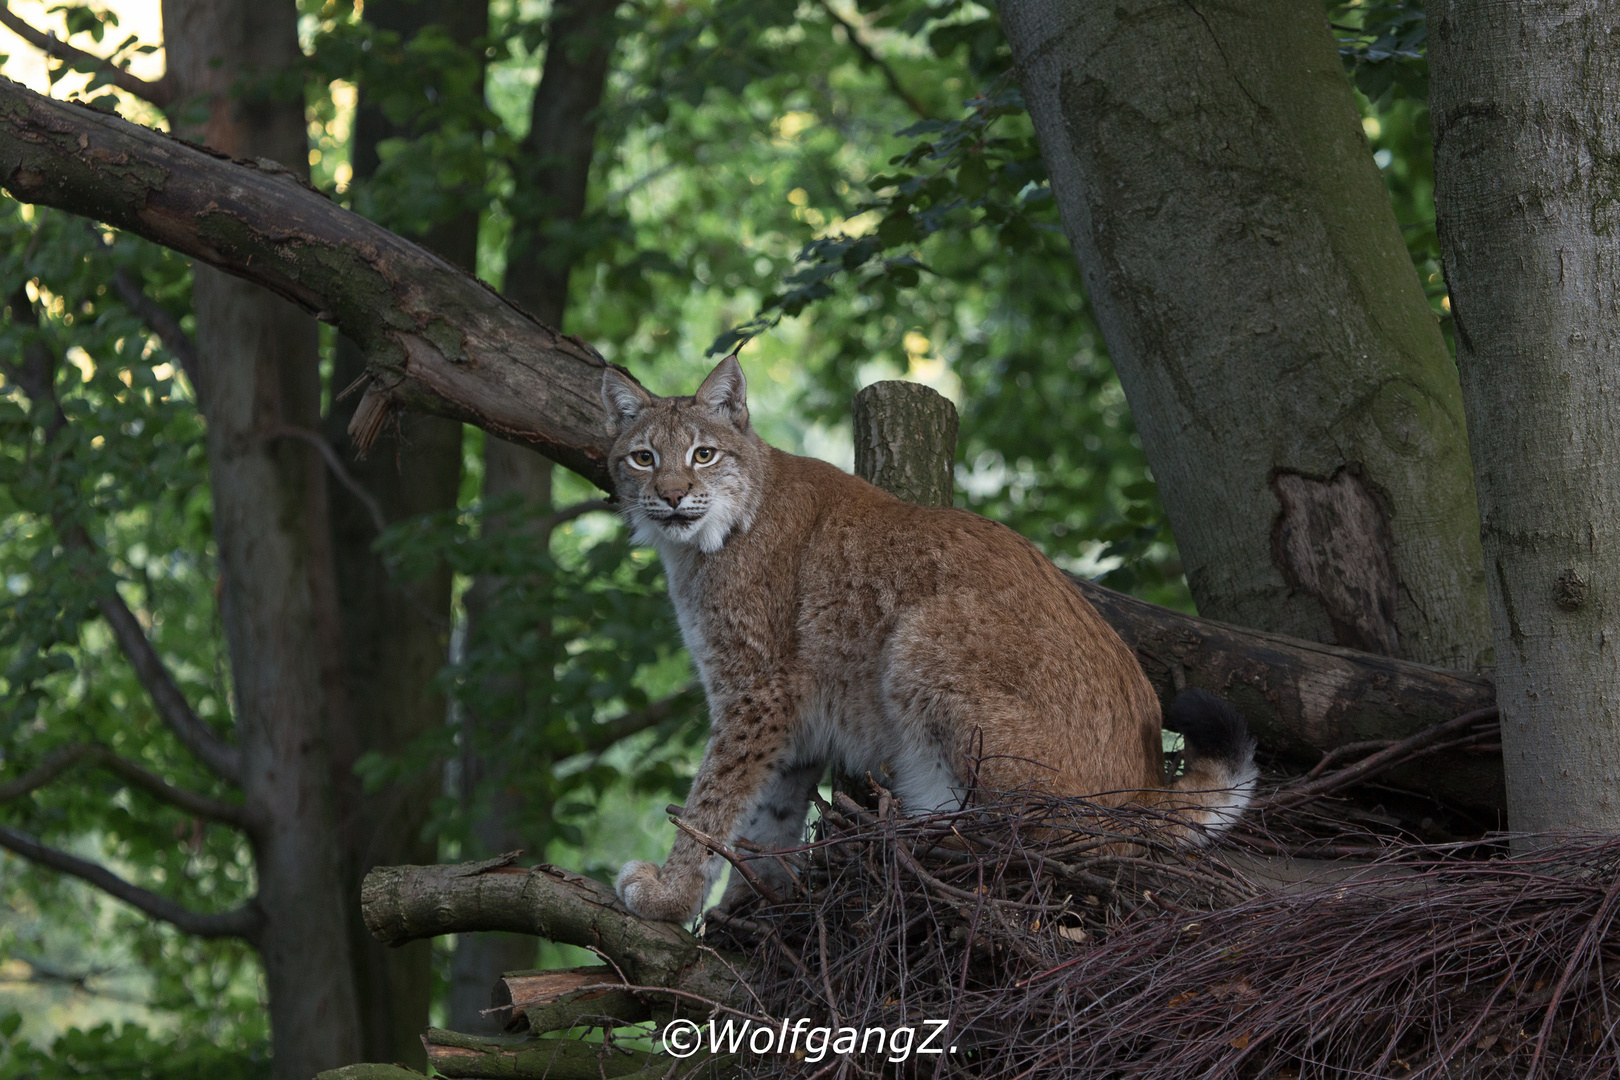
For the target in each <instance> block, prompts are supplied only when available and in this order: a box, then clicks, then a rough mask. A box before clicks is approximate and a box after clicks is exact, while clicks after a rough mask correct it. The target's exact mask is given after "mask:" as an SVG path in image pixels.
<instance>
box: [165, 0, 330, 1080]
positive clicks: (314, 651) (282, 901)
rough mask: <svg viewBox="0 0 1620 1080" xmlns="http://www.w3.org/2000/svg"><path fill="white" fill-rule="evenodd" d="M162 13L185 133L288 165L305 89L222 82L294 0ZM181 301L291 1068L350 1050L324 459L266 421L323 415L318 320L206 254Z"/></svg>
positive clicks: (311, 1067) (260, 52) (262, 46)
mask: <svg viewBox="0 0 1620 1080" xmlns="http://www.w3.org/2000/svg"><path fill="white" fill-rule="evenodd" d="M163 17H164V37H165V44H166V49H167V55H168V68H169V77H170V79H171V80H172V81H173V83H174V85H175V87H176V89H177V91H178V100H179V102H180V103H181V104H180V108H179V110H177V112H176V115H177V116H182V115H185V110H186V109H187V107H188V105H189V104H190V103H191V102H194V101H197V100H199V99H200V100H201V101H203V102H205V103H206V104H207V116H208V121H207V124H206V126H205V127H204V128H203V129H202V130H200V131H195V132H188V134H191V135H192V136H193V137H197V138H201V139H202V140H205V141H206V142H207V143H208V144H209V145H211V146H213V147H216V148H218V149H219V150H221V151H223V152H225V153H228V154H233V155H238V156H244V157H262V158H267V159H270V160H272V161H276V162H278V163H280V164H281V165H282V166H283V167H285V168H287V169H289V170H292V171H293V172H295V173H298V174H302V173H303V172H304V171H305V170H306V168H307V164H306V154H307V144H306V141H305V136H304V110H303V103H302V101H301V100H293V101H287V102H281V101H275V100H256V99H254V98H252V97H251V96H240V95H238V96H233V95H232V93H231V91H232V87H233V83H235V82H236V81H237V80H238V79H241V78H253V77H254V76H255V75H259V74H264V73H273V72H279V71H282V70H285V69H287V68H290V67H292V66H294V65H295V64H297V63H298V62H299V60H300V55H301V54H300V51H299V47H298V37H297V10H296V8H295V6H294V4H293V3H292V2H291V0H274V2H271V3H264V2H262V0H257V2H256V0H165V3H164V5H163ZM194 302H195V309H196V319H197V354H198V364H197V369H198V370H197V384H198V385H197V396H198V403H199V405H200V407H201V409H202V412H203V415H204V416H205V417H207V420H208V425H207V429H208V459H209V476H210V484H211V489H212V492H213V503H214V535H215V539H216V542H217V544H218V546H219V561H220V569H221V578H222V584H223V591H222V600H223V608H224V622H225V631H226V637H227V639H228V643H229V648H230V656H231V675H232V684H233V686H234V689H235V696H236V715H237V723H238V730H239V741H240V745H241V748H242V789H243V795H244V801H245V804H246V807H247V811H248V813H249V814H250V815H251V817H252V818H253V820H254V821H255V822H256V825H255V828H254V830H253V843H254V851H255V856H256V864H255V869H256V872H257V875H258V879H259V893H258V899H259V904H260V905H261V906H262V907H263V909H264V911H265V915H266V920H265V928H264V934H263V938H262V940H261V942H260V946H259V950H260V954H261V957H262V959H263V963H264V971H265V981H266V984H267V987H268V990H269V998H270V1025H271V1047H272V1053H273V1055H274V1070H275V1075H276V1077H278V1078H279V1080H304V1078H307V1077H309V1076H311V1075H313V1074H314V1073H315V1072H317V1071H319V1070H321V1069H326V1068H331V1067H332V1066H334V1065H342V1064H345V1063H347V1062H350V1061H353V1060H355V1058H356V1057H357V1056H358V1055H359V1052H360V1040H359V1039H358V1037H357V1032H358V1030H359V1015H358V1009H357V1005H356V997H355V986H354V976H353V972H352V970H351V968H350V949H349V944H348V933H347V925H348V914H347V911H346V909H345V890H344V888H343V880H342V874H341V869H340V866H339V852H338V846H337V843H336V838H337V828H336V825H337V821H336V813H335V808H334V805H333V799H332V792H331V779H332V773H331V763H330V758H329V754H328V743H327V719H328V716H327V713H328V708H329V707H331V706H333V705H336V704H338V703H336V702H334V701H332V700H331V698H330V696H329V695H328V694H327V693H326V692H325V691H326V689H327V683H328V681H329V680H328V679H327V678H326V677H327V676H328V674H329V672H328V671H327V670H326V669H325V668H324V667H323V658H328V657H329V649H330V646H331V644H332V642H331V640H330V639H331V638H332V636H333V630H334V628H333V627H332V626H331V625H330V617H331V615H332V608H333V606H334V598H333V596H332V567H331V561H330V559H331V552H330V549H329V547H328V541H327V536H326V527H327V526H326V513H325V503H326V490H325V474H324V471H323V469H324V466H323V465H322V463H321V460H320V457H319V455H317V454H316V453H315V452H314V451H313V450H312V449H311V448H310V447H309V446H308V445H307V444H306V443H304V442H302V441H299V440H295V439H287V438H277V437H275V432H276V430H277V429H278V428H285V427H293V428H302V429H305V430H308V429H310V428H313V427H314V426H315V424H316V423H317V422H318V421H319V414H320V377H319V373H318V367H317V363H316V360H317V356H316V333H315V324H314V321H313V320H311V319H310V318H309V317H308V316H307V315H305V314H303V313H301V312H299V311H298V310H297V309H296V308H294V307H293V306H292V305H291V304H289V303H288V302H287V301H286V300H284V299H282V298H281V297H278V296H274V295H271V294H269V293H267V292H265V291H264V290H262V289H260V288H258V287H257V286H254V285H251V284H249V283H247V282H245V281H242V280H239V279H237V278H233V277H228V276H226V275H225V274H222V273H220V272H219V271H217V270H215V269H213V268H211V267H208V266H198V267H197V268H196V278H195V285H194ZM322 615H325V616H326V617H327V618H325V619H323V618H321V616H322Z"/></svg>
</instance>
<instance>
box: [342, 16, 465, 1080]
mask: <svg viewBox="0 0 1620 1080" xmlns="http://www.w3.org/2000/svg"><path fill="white" fill-rule="evenodd" d="M365 19H366V21H367V22H369V23H370V24H372V25H373V26H376V27H379V28H381V29H384V30H390V31H393V32H394V33H397V34H399V35H400V38H401V40H402V41H407V42H408V41H410V40H411V39H412V38H413V37H415V36H416V34H417V33H418V32H419V31H420V30H421V29H422V28H423V27H425V26H429V25H438V26H441V27H443V28H444V29H445V31H446V32H447V33H448V35H449V37H450V38H451V40H453V41H455V42H456V43H458V44H460V45H462V46H464V47H467V46H471V45H472V43H473V42H475V41H477V40H478V39H479V38H481V37H483V36H484V35H485V34H487V33H488V30H489V12H488V4H487V2H484V3H473V2H468V0H372V2H371V3H368V4H367V5H366V7H365ZM367 90H368V88H367V87H366V86H364V85H362V86H361V87H360V95H359V108H358V110H357V114H356V117H355V126H354V137H353V142H352V143H351V146H350V161H351V163H352V164H353V167H354V178H355V181H356V183H364V182H365V181H366V180H367V179H369V178H370V177H371V176H373V175H374V174H375V172H376V170H377V166H378V164H379V159H378V154H377V146H378V144H379V143H380V142H381V141H382V140H384V139H388V138H396V137H409V136H410V134H411V133H410V132H409V131H403V130H401V129H399V128H398V127H397V126H395V125H393V124H391V123H390V122H389V121H388V119H387V118H386V117H385V116H384V115H383V113H382V109H381V108H380V107H379V106H377V105H376V104H374V103H373V102H372V101H371V100H370V99H369V95H368V92H367ZM424 100H425V99H424ZM478 218H479V215H478V213H477V212H476V211H475V210H466V211H463V212H462V213H460V214H458V215H456V216H455V217H454V218H453V219H451V220H449V221H445V222H442V223H440V224H438V225H437V226H435V227H433V228H432V229H430V230H429V231H428V232H427V234H426V235H424V236H421V237H419V238H418V240H419V242H420V243H421V244H422V245H423V246H424V247H426V248H427V249H428V250H430V251H433V252H435V253H436V254H438V255H440V256H442V257H443V258H445V259H446V260H448V261H449V262H451V263H453V264H455V265H456V266H457V267H459V268H461V269H462V270H464V271H466V272H468V273H473V272H475V270H476V267H477V258H478V225H479V221H478ZM364 373H365V357H364V355H363V354H362V353H361V351H360V348H359V346H357V345H355V344H354V343H353V342H352V341H351V340H350V339H348V338H347V337H339V339H338V342H337V348H336V357H335V363H334V365H333V372H332V378H331V382H330V385H329V389H330V391H331V394H332V398H333V404H332V407H331V410H330V412H329V413H328V415H327V417H326V419H325V422H324V425H323V428H324V434H325V436H326V438H327V439H328V440H329V441H330V442H331V443H332V444H333V447H334V449H335V450H336V451H337V453H338V456H339V457H340V458H341V459H342V460H344V461H347V462H351V464H350V465H349V468H350V470H351V472H352V473H353V475H354V477H355V479H356V480H357V481H359V483H360V485H361V486H362V487H363V488H364V489H365V490H366V491H367V492H368V493H369V494H370V496H371V497H372V499H373V500H374V502H375V504H376V506H377V508H378V509H379V510H380V511H381V513H382V518H383V520H384V521H385V522H386V523H389V524H392V523H394V522H397V521H402V520H406V519H409V518H413V517H416V516H418V515H421V514H430V513H435V512H438V511H443V510H448V509H451V508H453V507H454V506H455V505H456V499H457V497H458V495H459V493H460V486H461V435H462V426H461V424H460V423H459V422H457V421H454V420H447V419H445V418H443V417H438V416H429V415H426V414H423V413H407V414H404V415H401V416H399V417H398V418H397V425H398V426H397V428H395V429H394V430H393V431H390V432H387V433H386V434H385V441H384V444H383V445H382V446H380V447H378V450H377V452H376V453H373V454H371V455H370V456H369V457H366V458H365V459H364V460H356V458H357V457H358V456H359V455H357V454H356V447H355V446H354V444H353V443H352V441H351V439H350V436H349V434H348V427H349V423H350V421H351V420H352V419H353V417H354V411H355V406H356V404H357V402H356V399H355V398H354V397H349V398H347V399H345V400H343V401H337V400H335V399H336V397H337V395H338V393H339V392H341V391H342V390H343V388H344V387H346V386H348V385H350V384H351V383H353V382H354V381H355V380H356V379H358V378H360V377H361V376H362V375H363V374H364ZM390 436H391V437H390ZM328 486H329V488H330V490H331V494H332V541H333V547H334V551H335V555H336V562H337V576H338V591H339V596H340V597H341V600H342V622H343V630H344V634H343V639H344V658H345V661H346V664H345V672H344V674H345V681H346V685H347V686H348V688H349V697H350V709H349V717H350V721H351V722H350V724H349V725H348V730H347V731H346V732H345V733H344V737H343V738H341V739H334V743H335V748H336V750H337V753H336V755H335V756H336V761H335V762H334V766H335V768H336V771H337V774H338V775H337V779H338V784H339V791H340V792H341V793H342V796H343V804H342V809H343V819H344V850H345V856H346V857H345V864H344V875H345V878H346V880H347V883H348V888H349V895H350V898H351V899H350V904H349V911H350V913H351V919H350V930H351V932H350V937H351V941H352V944H353V948H354V952H355V963H356V978H357V980H358V986H359V993H360V1008H361V1015H362V1030H363V1034H364V1038H365V1048H364V1052H365V1057H366V1059H367V1060H368V1061H400V1062H404V1063H406V1064H408V1065H411V1066H413V1067H415V1068H422V1067H424V1066H425V1065H426V1061H427V1058H426V1055H425V1054H424V1052H423V1049H422V1041H421V1038H420V1035H421V1031H422V1029H423V1028H424V1027H426V1026H427V1023H428V1007H429V1005H430V1004H431V1000H432V992H433V970H432V961H433V957H432V949H431V946H430V945H429V943H428V942H426V941H421V942H415V943H413V944H410V945H406V946H403V947H401V948H398V949H390V948H385V947H384V946H382V945H380V944H378V943H377V941H376V940H375V939H373V938H372V936H371V935H370V934H369V933H367V932H366V929H365V926H364V924H363V923H362V922H361V921H360V914H359V897H360V882H361V880H362V879H363V878H364V877H365V875H366V872H367V871H369V870H370V869H371V868H372V867H373V866H376V865H397V864H400V863H430V862H433V861H435V859H436V857H437V847H436V845H435V844H434V842H433V841H432V840H431V839H424V838H423V835H422V832H423V826H424V825H425V823H426V821H427V817H428V814H429V812H430V810H431V808H432V802H433V800H434V798H435V797H436V796H437V795H438V794H439V791H440V777H439V775H438V774H437V772H436V771H435V770H431V769H430V770H426V771H424V772H423V773H422V774H421V775H419V776H417V777H416V778H415V779H414V780H412V781H409V782H406V783H399V784H391V785H389V786H388V787H386V788H384V789H383V790H381V791H378V792H374V793H371V794H364V793H362V792H361V790H360V785H359V782H358V778H357V777H356V776H355V774H354V764H355V761H356V760H357V759H358V758H359V756H360V755H361V754H364V753H367V752H368V751H378V752H381V753H385V754H388V753H396V752H398V751H399V750H401V749H402V748H404V747H407V746H409V745H410V744H411V743H412V742H413V741H415V740H416V739H417V738H419V737H420V736H421V735H423V734H424V733H426V732H427V731H429V730H430V729H432V728H434V727H438V726H441V725H443V724H444V723H445V721H446V703H445V699H444V695H443V694H441V693H440V692H439V691H438V689H437V682H436V680H437V678H438V674H439V671H440V669H441V668H442V667H443V666H444V662H445V659H446V650H447V646H448V642H449V631H450V585H451V581H450V569H449V566H448V565H446V564H444V563H442V562H441V563H440V564H439V565H438V566H437V567H435V569H434V570H433V572H432V573H430V574H428V575H427V576H426V577H424V578H421V579H419V580H405V579H402V578H400V577H398V576H395V575H391V574H390V573H389V571H388V569H387V567H386V566H384V564H383V561H382V559H381V558H380V557H379V556H378V555H377V554H376V552H374V551H373V550H372V545H373V544H374V543H375V541H376V539H377V525H376V522H375V521H374V520H373V519H372V516H371V514H370V512H369V509H368V508H367V507H366V506H365V505H363V504H362V502H361V500H360V499H359V498H358V497H357V496H356V495H355V494H354V493H352V492H350V491H349V490H348V489H346V488H344V487H342V486H341V485H337V484H331V485H328Z"/></svg>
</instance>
